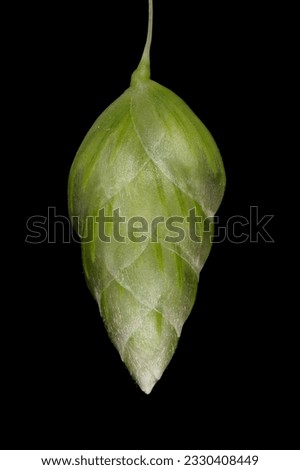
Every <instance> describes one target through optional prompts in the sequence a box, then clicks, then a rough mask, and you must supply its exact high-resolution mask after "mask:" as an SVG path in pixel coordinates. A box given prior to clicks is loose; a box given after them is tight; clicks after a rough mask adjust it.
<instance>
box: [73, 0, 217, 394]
mask: <svg viewBox="0 0 300 470" xmlns="http://www.w3.org/2000/svg"><path fill="white" fill-rule="evenodd" d="M151 34H152V1H151V0H150V1H149V28H148V36H147V42H146V46H145V49H144V53H143V56H142V59H141V62H140V64H139V66H138V68H137V69H136V71H135V72H134V73H133V75H132V79H131V84H130V87H129V88H128V89H127V90H126V91H125V92H124V93H123V94H122V95H121V96H120V97H119V98H118V99H117V100H116V101H115V102H113V103H112V104H111V105H110V106H109V107H108V108H107V109H106V110H105V111H104V112H103V113H102V114H101V115H100V116H99V118H98V119H97V120H96V122H95V123H94V125H93V126H92V128H91V129H90V131H89V132H88V133H87V135H86V137H85V138H84V140H83V142H82V144H81V146H80V148H79V150H78V152H77V154H76V157H75V160H74V162H73V165H72V168H71V171H70V177H69V188H68V190H69V212H70V217H71V218H72V220H73V221H74V227H75V229H76V230H77V232H78V234H79V236H80V237H81V239H82V259H83V265H84V272H85V276H86V280H87V283H88V286H89V288H90V290H91V293H92V294H93V296H94V297H95V299H96V301H97V303H98V305H99V309H100V313H101V316H102V318H103V321H104V323H105V327H106V329H107V332H108V334H109V336H110V338H111V341H112V342H113V344H114V345H115V347H116V348H117V350H118V352H119V353H120V356H121V358H122V360H123V361H124V363H125V364H126V366H127V368H128V370H129V372H130V373H131V375H132V376H133V378H134V379H135V381H136V382H137V383H138V385H139V386H140V388H141V389H142V390H143V391H144V392H145V393H150V392H151V390H152V388H153V386H154V385H155V383H156V382H157V381H158V380H159V379H160V377H161V376H162V374H163V372H164V370H165V368H166V367H167V365H168V363H169V362H170V360H171V358H172V356H173V354H174V351H175V349H176V346H177V342H178V338H179V337H180V334H181V330H182V327H183V324H184V322H185V321H186V319H187V318H188V316H189V314H190V312H191V309H192V307H193V304H194V301H195V296H196V292H197V286H198V280H199V273H200V271H201V268H202V267H203V265H204V263H205V261H206V259H207V256H208V254H209V251H210V248H211V235H212V231H213V226H212V223H211V220H209V218H210V217H211V216H213V215H214V214H215V212H216V211H217V209H218V207H219V205H220V203H221V200H222V197H223V193H224V189H225V172H224V168H223V163H222V159H221V156H220V153H219V151H218V148H217V146H216V144H215V142H214V140H213V138H212V136H211V134H210V133H209V131H208V130H207V129H206V127H205V126H204V125H203V124H202V122H201V121H200V120H199V119H198V118H197V116H196V115H195V114H194V113H193V112H192V111H191V109H190V108H189V107H188V106H187V105H186V104H185V103H184V101H182V100H181V99H180V98H179V97H178V96H177V95H175V94H174V93H173V92H172V91H170V90H168V89H167V88H165V87H163V86H161V85H159V84H158V83H156V82H154V81H152V80H151V79H150V61H149V50H150V44H151ZM75 222H76V223H75Z"/></svg>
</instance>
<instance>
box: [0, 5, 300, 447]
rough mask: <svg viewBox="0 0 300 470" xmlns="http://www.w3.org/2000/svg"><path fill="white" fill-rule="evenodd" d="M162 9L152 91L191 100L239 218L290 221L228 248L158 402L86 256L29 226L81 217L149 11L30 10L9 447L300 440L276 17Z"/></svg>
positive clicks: (215, 262) (203, 283) (202, 287)
mask: <svg viewBox="0 0 300 470" xmlns="http://www.w3.org/2000/svg"><path fill="white" fill-rule="evenodd" d="M272 8H273V12H274V6H273V7H272ZM154 9H155V10H154V15H155V16H154V33H153V43H152V50H151V57H152V78H153V79H154V80H156V81H157V82H159V83H161V84H163V85H165V86H167V87H168V88H170V89H171V90H173V91H174V92H175V93H177V94H178V95H179V96H180V97H182V98H183V99H184V100H185V101H186V102H187V103H188V104H189V105H190V106H191V108H192V109H193V110H194V111H195V113H196V114H197V115H198V116H199V117H200V119H201V120H202V121H203V122H204V123H205V124H206V126H207V127H208V128H209V129H210V131H211V132H212V134H213V136H214V138H215V140H216V142H217V143H218V146H219V148H220V151H221V154H222V156H223V160H224V165H225V169H226V173H227V189H226V194H225V197H224V200H223V203H222V206H221V208H220V210H219V212H218V215H219V217H220V221H221V223H222V224H223V225H225V224H226V222H227V220H228V218H229V217H231V216H233V215H242V216H244V217H247V218H249V210H250V209H249V208H250V206H258V210H259V215H260V216H263V215H264V214H274V218H273V220H272V221H271V222H270V223H269V225H268V230H269V232H270V234H271V236H272V238H273V239H274V243H269V244H267V243H265V242H264V241H263V240H262V239H261V238H259V241H258V243H250V242H249V241H248V242H246V243H243V244H233V243H230V242H229V241H228V240H227V241H224V242H223V243H220V244H216V245H214V246H213V249H212V252H211V254H210V257H209V259H208V261H207V263H206V265H205V267H204V269H203V271H202V274H201V279H200V284H199V291H198V297H197V301H196V304H195V307H194V309H193V311H192V313H191V316H190V318H189V319H188V321H187V323H186V325H185V327H184V330H183V334H182V337H181V339H180V342H179V346H178V349H177V352H176V354H175V356H174V358H173V360H172V361H171V363H170V365H169V367H168V368H167V370H166V371H165V373H164V375H163V377H162V379H161V380H160V381H159V383H158V384H157V385H156V386H155V388H154V389H153V391H152V393H151V394H150V395H149V396H146V395H144V394H143V392H141V391H140V390H139V388H138V387H137V386H136V385H135V383H134V382H133V381H132V379H131V378H130V376H129V374H128V372H127V371H126V369H125V367H124V365H123V364H122V362H121V360H120V359H119V356H118V353H117V352H116V350H115V349H114V347H113V346H112V344H111V343H110V341H109V339H108V338H107V336H106V332H105V329H104V327H103V324H102V321H101V319H100V317H99V313H98V308H97V305H96V302H95V301H94V299H93V298H92V296H91V295H90V293H89V291H88V289H87V287H86V285H85V281H84V276H83V270H82V265H81V257H80V246H79V244H78V243H75V242H73V243H71V244H64V243H62V236H61V234H60V233H59V231H58V234H57V239H56V243H42V244H39V245H33V244H28V243H26V242H25V241H24V240H25V237H26V235H27V231H26V221H27V219H28V218H29V217H31V216H33V215H41V216H44V217H47V210H48V207H55V208H56V213H57V214H59V215H64V216H67V179H68V172H69V169H70V166H71V163H72V161H73V158H74V155H75V153H76V151H77V148H78V147H79V145H80V143H81V141H82V139H83V137H84V135H85V134H86V132H87V130H88V129H89V128H90V126H91V125H92V123H93V122H94V120H95V119H96V118H97V116H98V115H99V114H100V113H101V112H102V111H103V110H104V109H105V108H106V107H107V106H108V105H109V104H110V103H111V102H112V101H113V100H114V99H116V98H117V97H118V96H119V95H120V94H121V93H122V92H123V91H124V90H125V88H127V87H128V85H129V81H130V75H131V73H132V71H133V70H134V69H135V67H136V66H137V64H138V62H139V59H140V56H141V53H142V50H143V46H144V41H145V36H146V28H147V2H146V0H144V1H141V0H135V1H132V0H131V1H126V2H125V1H123V0H118V1H116V0H115V1H113V2H99V4H98V5H97V7H95V6H93V5H92V4H89V3H88V2H80V3H78V4H77V5H75V4H72V6H70V8H69V9H67V8H65V9H64V10H62V9H61V7H60V6H55V5H53V4H50V3H48V4H43V5H42V6H40V7H38V9H37V8H36V7H35V8H34V9H32V11H30V7H28V5H27V6H26V10H24V12H22V11H19V12H18V15H19V21H20V24H21V23H22V27H20V28H18V27H16V30H18V33H19V38H20V40H19V42H18V55H17V58H16V69H17V75H18V87H17V93H18V96H19V98H18V99H19V108H18V109H19V112H18V126H17V137H16V138H18V140H19V141H20V142H22V148H23V152H24V153H23V154H21V155H20V161H21V163H20V165H21V168H22V170H21V172H19V174H20V175H21V181H22V184H23V186H22V197H21V206H22V208H23V219H22V227H23V231H22V245H23V257H22V262H21V264H22V267H21V274H20V278H21V279H22V282H21V291H18V294H17V295H16V293H14V297H13V298H12V302H13V306H14V308H13V309H12V310H13V311H12V313H11V317H12V319H13V323H14V326H13V328H12V330H11V331H12V338H11V339H10V340H9V349H8V351H9V353H8V357H9V361H7V363H8V365H9V367H8V376H7V377H8V379H7V381H6V382H5V387H4V391H6V392H8V393H7V394H6V395H5V396H6V401H4V412H5V413H6V415H7V419H6V420H5V421H4V422H5V429H6V433H5V435H6V440H7V441H6V442H7V444H6V447H7V448H8V447H11V446H14V447H24V448H26V447H28V448H46V449H49V448H76V449H79V448H90V449H91V448H97V449H101V448H102V449H103V448H107V449H113V448H116V449H118V448H133V449H137V448H154V449H156V448H170V449H173V448H174V449H176V448H183V449H192V448H196V449H200V448H209V449H212V448H221V449H226V448H227V449H233V448H240V449H242V448H246V449H250V448H276V447H280V448H284V447H288V448H292V447H293V442H296V441H295V440H294V439H295V433H294V432H293V430H292V429H291V428H290V425H291V423H292V422H293V420H294V419H295V413H296V411H297V410H296V408H295V400H294V398H295V396H296V390H295V387H296V385H295V370H294V369H293V367H292V365H293V360H294V351H293V347H294V344H293V342H292V341H289V338H290V331H289V323H290V319H289V315H291V314H289V312H288V311H285V309H284V307H283V306H281V304H280V297H282V295H281V287H280V286H281V275H280V267H279V263H280V255H279V248H280V237H279V223H280V201H281V195H280V192H278V176H279V173H280V169H279V157H280V151H279V149H278V147H277V145H276V133H277V127H276V102H275V101H274V98H273V87H271V86H270V84H271V83H272V82H273V81H274V76H276V67H277V66H276V60H275V59H276V51H277V35H276V28H277V25H276V21H273V18H272V13H271V12H268V13H264V12H263V11H261V9H260V7H259V4H255V3H244V4H243V5H239V6H235V7H233V6H230V4H228V2H227V3H226V4H224V3H223V4H222V5H219V4H217V3H214V2H209V5H206V4H204V3H203V4H201V7H200V8H199V7H198V4H197V2H194V1H191V0H186V1H185V2H179V1H178V2H176V1H175V2H174V1H171V0H165V1H158V0H156V1H155V2H154ZM23 13H24V18H26V21H23V22H22V21H21V20H22V15H23ZM50 230H51V222H50ZM18 272H20V271H19V270H18ZM4 336H6V335H5V334H4ZM4 362H6V361H4Z"/></svg>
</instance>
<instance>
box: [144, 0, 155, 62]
mask: <svg viewBox="0 0 300 470" xmlns="http://www.w3.org/2000/svg"><path fill="white" fill-rule="evenodd" d="M152 29H153V0H149V16H148V32H147V40H146V44H145V48H144V52H143V55H142V60H145V61H147V62H149V63H150V47H151V41H152Z"/></svg>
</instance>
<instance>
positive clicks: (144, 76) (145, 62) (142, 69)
mask: <svg viewBox="0 0 300 470" xmlns="http://www.w3.org/2000/svg"><path fill="white" fill-rule="evenodd" d="M152 29H153V0H149V16H148V32H147V39H146V44H145V48H144V51H143V55H142V58H141V60H140V63H139V65H138V67H137V69H136V70H135V71H134V72H133V74H132V76H131V85H133V86H134V85H136V84H137V83H140V82H141V81H145V80H148V79H150V47H151V41H152Z"/></svg>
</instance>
